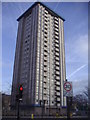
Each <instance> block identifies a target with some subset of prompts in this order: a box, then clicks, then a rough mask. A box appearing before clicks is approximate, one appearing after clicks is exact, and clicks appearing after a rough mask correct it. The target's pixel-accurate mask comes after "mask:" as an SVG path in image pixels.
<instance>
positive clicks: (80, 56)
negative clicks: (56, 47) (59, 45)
mask: <svg viewBox="0 0 90 120" xmlns="http://www.w3.org/2000/svg"><path fill="white" fill-rule="evenodd" d="M65 49H66V62H83V63H85V64H87V62H88V35H80V36H79V37H78V38H77V37H75V38H74V37H73V39H72V40H71V41H70V42H69V43H68V41H67V43H66V48H65Z"/></svg>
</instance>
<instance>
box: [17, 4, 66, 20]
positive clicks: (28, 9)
mask: <svg viewBox="0 0 90 120" xmlns="http://www.w3.org/2000/svg"><path fill="white" fill-rule="evenodd" d="M37 4H41V5H42V6H44V7H45V8H46V9H48V10H49V11H51V12H52V13H53V14H55V15H56V16H58V17H59V18H61V19H62V20H63V21H65V19H64V18H62V17H61V16H60V15H58V14H57V13H56V12H54V11H53V10H51V9H50V8H49V7H47V6H46V5H45V4H43V3H41V2H35V3H34V4H33V5H31V7H29V8H28V9H27V10H26V11H25V12H24V13H23V14H22V15H21V16H20V17H19V18H18V19H17V21H19V20H20V19H21V18H22V17H23V16H24V15H25V14H26V13H27V12H28V11H29V10H31V9H32V8H33V7H34V6H36V5H37Z"/></svg>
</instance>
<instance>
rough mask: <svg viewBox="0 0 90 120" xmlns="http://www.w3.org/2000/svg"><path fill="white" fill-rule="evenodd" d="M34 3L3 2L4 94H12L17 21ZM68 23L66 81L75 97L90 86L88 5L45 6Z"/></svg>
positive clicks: (68, 3)
mask: <svg viewBox="0 0 90 120" xmlns="http://www.w3.org/2000/svg"><path fill="white" fill-rule="evenodd" d="M31 4H32V3H25V2H24V3H21V2H20V3H13V2H10V3H9V2H7V3H2V53H3V54H2V91H3V92H6V93H10V88H11V84H12V76H13V65H14V56H15V46H16V37H17V28H18V22H17V18H18V17H19V16H20V15H21V14H22V13H23V12H24V11H25V10H27V9H28V8H29V7H30V6H31ZM44 4H45V5H47V6H48V7H49V8H51V9H52V10H54V11H55V12H56V13H58V14H59V15H60V16H62V17H63V18H64V19H65V20H66V21H65V22H64V39H65V55H66V78H67V79H68V80H69V81H72V82H73V91H74V95H75V94H78V93H81V92H82V91H83V90H84V89H85V87H86V86H87V85H88V65H87V64H88V3H85V2H84V3H78V2H77V3H70V2H67V3H62V2H58V3H55V2H54V3H52V2H50V3H44Z"/></svg>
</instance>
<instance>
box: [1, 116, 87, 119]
mask: <svg viewBox="0 0 90 120" xmlns="http://www.w3.org/2000/svg"><path fill="white" fill-rule="evenodd" d="M34 119H35V120H36V119H41V120H42V119H43V120H46V119H47V120H48V119H51V120H55V119H59V120H67V117H66V116H59V117H55V116H43V117H42V116H41V117H34V118H31V117H30V116H23V117H20V118H19V119H17V116H3V117H2V119H1V120H34ZM69 119H70V120H88V117H86V116H73V117H72V118H69ZM69 119H68V120H69Z"/></svg>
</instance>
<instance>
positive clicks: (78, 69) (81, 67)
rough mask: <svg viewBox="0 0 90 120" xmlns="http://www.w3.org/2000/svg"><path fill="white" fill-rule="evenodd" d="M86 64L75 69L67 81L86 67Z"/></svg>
mask: <svg viewBox="0 0 90 120" xmlns="http://www.w3.org/2000/svg"><path fill="white" fill-rule="evenodd" d="M86 65H87V64H85V65H82V66H80V67H79V68H77V69H76V70H75V71H74V72H72V73H71V74H70V75H69V76H68V77H67V79H69V78H70V77H72V76H73V75H75V74H76V73H77V72H78V71H80V70H81V69H83V68H84V67H86Z"/></svg>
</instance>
